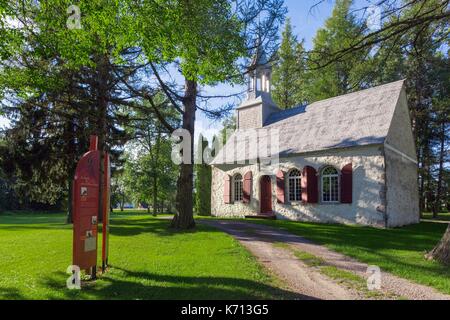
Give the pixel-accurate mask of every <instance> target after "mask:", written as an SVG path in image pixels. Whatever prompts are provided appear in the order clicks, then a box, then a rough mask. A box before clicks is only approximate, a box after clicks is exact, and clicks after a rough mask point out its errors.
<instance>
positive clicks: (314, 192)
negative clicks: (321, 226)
mask: <svg viewBox="0 0 450 320" xmlns="http://www.w3.org/2000/svg"><path fill="white" fill-rule="evenodd" d="M318 192H319V190H318V183H317V172H316V170H315V169H314V168H313V167H310V166H306V167H304V168H303V176H302V201H303V202H305V203H317V202H318V200H319V196H318Z"/></svg>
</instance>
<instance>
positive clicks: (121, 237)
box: [0, 214, 292, 299]
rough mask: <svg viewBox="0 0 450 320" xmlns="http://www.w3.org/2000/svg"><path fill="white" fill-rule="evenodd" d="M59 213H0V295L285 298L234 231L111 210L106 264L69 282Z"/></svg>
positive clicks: (66, 235)
mask: <svg viewBox="0 0 450 320" xmlns="http://www.w3.org/2000/svg"><path fill="white" fill-rule="evenodd" d="M64 220H65V217H64V215H62V214H38V215H26V214H19V215H0V275H1V276H0V299H5V298H7V299H262V298H269V299H270V298H273V299H277V298H285V297H286V298H289V297H292V295H291V294H290V293H289V292H286V291H283V290H281V289H277V288H276V283H275V280H274V279H272V278H271V277H269V276H268V275H267V274H266V273H265V271H264V270H262V269H261V267H260V266H259V265H258V264H257V262H256V261H255V259H254V258H253V257H252V256H251V255H250V254H249V253H248V252H247V251H246V250H245V249H244V248H243V247H241V246H240V245H239V244H238V243H237V242H236V241H235V240H234V239H232V238H231V237H229V236H228V235H226V234H224V233H222V232H219V231H217V230H215V229H211V228H207V227H205V226H198V228H197V231H195V232H187V233H173V232H171V231H169V230H168V229H167V226H168V223H169V222H168V221H161V220H156V219H153V218H150V217H146V216H130V217H126V218H123V217H122V216H121V215H119V217H116V215H114V217H113V218H112V224H111V238H110V250H111V254H110V262H111V264H112V269H111V270H110V272H108V273H107V274H105V275H103V276H102V277H101V279H99V280H97V281H96V282H95V284H90V285H89V286H87V287H84V288H83V289H82V290H81V291H78V290H74V291H71V290H68V289H66V288H65V283H66V279H67V277H68V275H66V274H65V270H66V269H67V267H68V266H69V264H71V247H72V230H71V226H70V225H66V224H64Z"/></svg>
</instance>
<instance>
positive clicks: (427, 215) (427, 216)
mask: <svg viewBox="0 0 450 320" xmlns="http://www.w3.org/2000/svg"><path fill="white" fill-rule="evenodd" d="M422 218H423V219H433V214H432V213H430V212H426V213H424V214H422ZM436 220H441V221H450V213H448V212H447V213H439V214H438V216H437V217H436Z"/></svg>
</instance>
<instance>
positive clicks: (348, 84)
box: [305, 0, 372, 102]
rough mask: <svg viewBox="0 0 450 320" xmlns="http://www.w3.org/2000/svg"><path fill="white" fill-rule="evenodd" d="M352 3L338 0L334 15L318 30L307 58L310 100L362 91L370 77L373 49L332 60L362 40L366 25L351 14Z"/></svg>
mask: <svg viewBox="0 0 450 320" xmlns="http://www.w3.org/2000/svg"><path fill="white" fill-rule="evenodd" d="M351 5H352V0H337V1H336V5H335V7H334V9H333V13H332V16H331V17H330V18H328V19H327V20H326V22H325V27H324V28H322V29H320V30H318V31H317V34H316V36H315V38H314V41H313V42H314V48H313V50H312V52H311V53H310V55H309V59H308V69H309V70H310V72H308V82H307V85H306V87H305V90H306V95H307V97H308V100H309V101H311V102H312V101H318V100H323V99H327V98H330V97H335V96H339V95H342V94H346V93H349V92H353V91H357V90H359V89H363V88H364V87H366V86H367V85H368V81H367V79H366V77H367V75H370V74H371V72H370V71H371V70H370V68H371V65H372V64H371V62H370V58H369V52H370V48H365V49H364V50H359V51H356V52H352V53H351V54H348V55H346V56H345V57H343V58H342V59H337V60H331V61H330V57H332V56H333V55H332V54H333V53H335V52H338V51H340V50H343V49H344V48H347V47H348V46H350V45H351V44H352V43H353V42H354V41H355V40H356V39H358V38H362V37H363V35H364V34H363V31H364V25H363V24H362V23H360V22H358V20H357V19H356V17H355V16H354V15H353V14H352V13H351Z"/></svg>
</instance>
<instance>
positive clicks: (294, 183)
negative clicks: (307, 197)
mask: <svg viewBox="0 0 450 320" xmlns="http://www.w3.org/2000/svg"><path fill="white" fill-rule="evenodd" d="M301 186H302V184H301V174H300V171H298V170H297V169H293V170H291V171H289V175H288V191H289V201H301V200H302V189H301Z"/></svg>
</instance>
